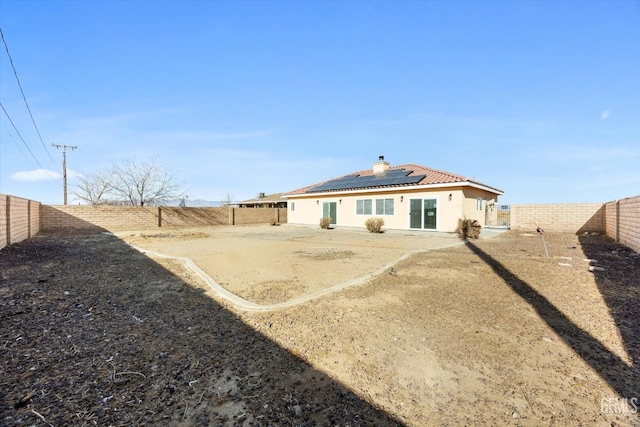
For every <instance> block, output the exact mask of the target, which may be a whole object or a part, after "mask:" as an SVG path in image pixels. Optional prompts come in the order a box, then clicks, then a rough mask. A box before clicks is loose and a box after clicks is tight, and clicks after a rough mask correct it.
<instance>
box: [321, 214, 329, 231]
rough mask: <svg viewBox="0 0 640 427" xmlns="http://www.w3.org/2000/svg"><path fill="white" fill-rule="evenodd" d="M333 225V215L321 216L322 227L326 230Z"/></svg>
mask: <svg viewBox="0 0 640 427" xmlns="http://www.w3.org/2000/svg"><path fill="white" fill-rule="evenodd" d="M330 225H331V217H328V216H325V217H322V218H320V228H322V229H324V230H326V229H328V228H329V226H330Z"/></svg>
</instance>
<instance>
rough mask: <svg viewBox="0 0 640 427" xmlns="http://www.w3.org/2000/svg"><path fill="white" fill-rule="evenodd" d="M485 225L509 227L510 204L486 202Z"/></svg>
mask: <svg viewBox="0 0 640 427" xmlns="http://www.w3.org/2000/svg"><path fill="white" fill-rule="evenodd" d="M484 219H485V227H500V228H509V227H510V226H511V206H509V205H497V204H495V203H487V205H486V209H485V217H484Z"/></svg>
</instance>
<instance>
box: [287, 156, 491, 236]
mask: <svg viewBox="0 0 640 427" xmlns="http://www.w3.org/2000/svg"><path fill="white" fill-rule="evenodd" d="M502 194H503V191H502V190H498V189H497V188H494V187H491V186H489V185H486V184H482V183H480V182H476V181H474V180H470V179H468V178H465V177H463V176H460V175H455V174H452V173H449V172H444V171H440V170H437V169H432V168H429V167H425V166H419V165H415V164H406V165H400V166H390V164H389V163H388V162H386V161H385V160H384V157H383V156H380V158H379V160H378V161H377V162H375V163H374V164H373V168H372V169H368V170H363V171H359V172H354V173H351V174H349V175H344V176H341V177H339V178H334V179H331V180H329V181H324V182H321V183H318V184H313V185H309V186H307V187H304V188H300V189H298V190H294V191H291V192H289V193H286V194H284V197H285V198H286V199H287V201H288V213H287V216H288V223H290V224H309V225H317V224H319V222H320V218H321V217H330V218H331V223H332V224H333V225H336V226H348V227H364V226H365V225H364V224H365V221H366V220H367V219H368V218H371V217H381V218H383V219H384V228H386V229H397V230H431V231H443V232H455V231H456V230H457V229H458V221H459V220H460V219H475V220H477V221H478V222H479V223H480V224H481V225H482V226H485V224H487V218H488V217H489V216H490V214H491V212H492V211H493V209H494V207H495V206H496V203H497V201H498V196H500V195H502Z"/></svg>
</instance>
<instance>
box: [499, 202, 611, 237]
mask: <svg viewBox="0 0 640 427" xmlns="http://www.w3.org/2000/svg"><path fill="white" fill-rule="evenodd" d="M537 227H540V228H542V229H543V230H545V231H559V232H570V233H583V232H600V233H602V232H603V231H604V227H605V209H604V204H602V203H572V204H540V205H512V206H511V229H512V230H516V229H528V230H535V229H536V228H537Z"/></svg>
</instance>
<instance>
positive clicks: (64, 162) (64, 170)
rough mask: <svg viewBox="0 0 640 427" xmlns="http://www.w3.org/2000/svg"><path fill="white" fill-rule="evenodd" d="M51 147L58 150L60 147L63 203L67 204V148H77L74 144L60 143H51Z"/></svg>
mask: <svg viewBox="0 0 640 427" xmlns="http://www.w3.org/2000/svg"><path fill="white" fill-rule="evenodd" d="M51 146H52V147H56V148H57V149H58V150H60V149H62V179H63V186H64V204H65V205H66V204H67V148H70V149H71V150H75V149H76V148H78V147H77V146H75V145H60V144H51Z"/></svg>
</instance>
